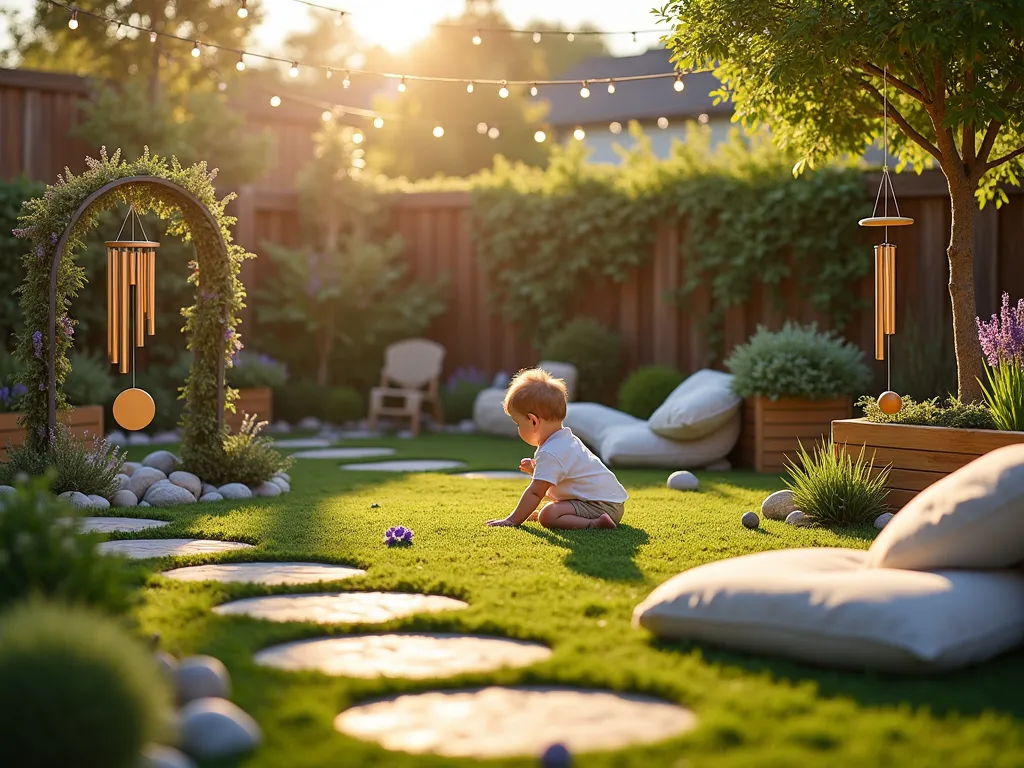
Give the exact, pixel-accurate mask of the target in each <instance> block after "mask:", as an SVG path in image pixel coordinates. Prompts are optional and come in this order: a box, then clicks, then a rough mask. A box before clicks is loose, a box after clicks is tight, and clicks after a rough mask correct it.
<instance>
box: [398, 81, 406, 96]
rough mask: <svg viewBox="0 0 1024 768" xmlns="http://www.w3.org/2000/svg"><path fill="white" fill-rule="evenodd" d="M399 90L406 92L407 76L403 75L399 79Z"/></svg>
mask: <svg viewBox="0 0 1024 768" xmlns="http://www.w3.org/2000/svg"><path fill="white" fill-rule="evenodd" d="M398 92H399V93H405V78H404V77H403V78H402V79H401V80H399V81H398Z"/></svg>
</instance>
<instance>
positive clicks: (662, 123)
mask: <svg viewBox="0 0 1024 768" xmlns="http://www.w3.org/2000/svg"><path fill="white" fill-rule="evenodd" d="M658 127H659V128H661V130H665V129H666V128H668V118H667V117H659V118H658Z"/></svg>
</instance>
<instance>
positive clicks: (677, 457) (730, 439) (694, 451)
mask: <svg viewBox="0 0 1024 768" xmlns="http://www.w3.org/2000/svg"><path fill="white" fill-rule="evenodd" d="M565 426H567V427H569V429H571V430H572V431H573V434H575V435H576V436H577V437H578V438H579V439H580V440H582V441H583V442H584V443H586V445H587V446H588V447H589V448H590V450H592V451H593V452H594V453H595V454H597V455H598V456H599V457H600V458H601V461H603V462H604V463H605V464H607V465H608V466H610V467H657V468H664V469H697V468H700V467H706V466H707V465H709V464H713V463H715V462H717V461H721V460H722V459H724V458H725V457H726V456H728V455H729V452H730V451H732V449H733V447H734V446H735V445H736V441H737V440H738V439H739V436H740V428H741V419H740V415H739V414H738V413H735V414H733V416H732V418H731V420H729V421H728V422H726V423H725V424H723V425H722V426H721V427H720V428H719V429H718V430H717V431H716V432H714V433H713V434H709V435H706V436H705V437H702V438H700V439H697V440H689V441H686V442H678V441H676V440H666V439H665V438H664V437H661V436H660V435H656V434H655V433H654V432H652V431H651V429H650V427H648V425H647V422H646V421H642V420H641V419H637V418H635V417H633V416H630V415H629V414H626V413H623V412H622V411H616V410H615V409H614V408H609V407H607V406H605V405H600V404H598V403H569V408H568V412H567V413H566V417H565Z"/></svg>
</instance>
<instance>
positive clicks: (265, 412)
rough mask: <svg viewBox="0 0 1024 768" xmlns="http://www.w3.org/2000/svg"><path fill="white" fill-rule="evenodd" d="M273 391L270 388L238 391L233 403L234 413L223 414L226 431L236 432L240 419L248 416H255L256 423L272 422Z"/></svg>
mask: <svg viewBox="0 0 1024 768" xmlns="http://www.w3.org/2000/svg"><path fill="white" fill-rule="evenodd" d="M273 403H274V390H272V389H271V388H270V387H254V388H252V389H240V390H238V399H237V400H236V401H235V412H234V413H226V414H224V417H225V421H226V422H227V425H228V429H229V430H230V431H231V432H237V431H238V430H239V429H241V428H242V419H243V418H245V416H246V415H247V414H248V415H255V416H256V420H257V421H273V420H274V410H273Z"/></svg>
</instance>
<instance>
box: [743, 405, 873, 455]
mask: <svg viewBox="0 0 1024 768" xmlns="http://www.w3.org/2000/svg"><path fill="white" fill-rule="evenodd" d="M852 415H853V403H852V400H851V399H850V398H849V397H839V398H835V399H830V400H805V399H803V398H779V399H778V400H774V401H773V400H771V399H770V398H767V397H748V398H746V399H745V400H744V401H743V432H742V433H741V435H740V442H739V445H738V446H737V448H736V453H735V456H736V461H735V462H734V463H736V464H737V465H738V466H741V467H744V468H748V469H753V470H754V471H756V472H784V471H785V470H786V458H787V457H788V458H789V459H791V460H793V461H798V458H797V451H798V450H799V443H802V444H803V446H804V448H806V449H807V451H808V452H809V453H810V452H812V451H813V447H814V445H816V444H820V443H821V442H822V441H823V440H825V439H827V438H828V435H829V432H830V430H831V428H832V423H833V422H834V421H837V420H841V419H849V418H850V417H851V416H852Z"/></svg>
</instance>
